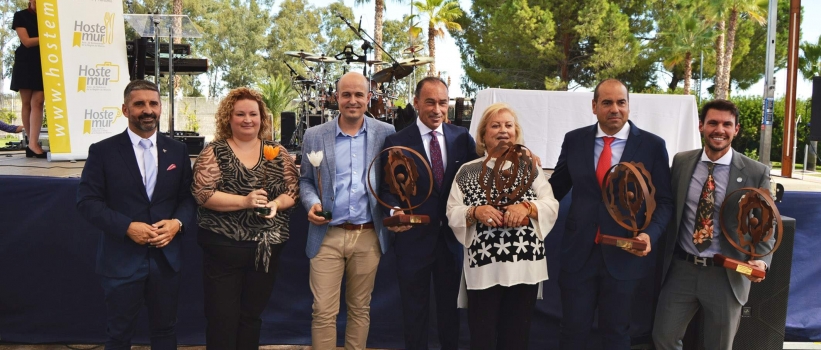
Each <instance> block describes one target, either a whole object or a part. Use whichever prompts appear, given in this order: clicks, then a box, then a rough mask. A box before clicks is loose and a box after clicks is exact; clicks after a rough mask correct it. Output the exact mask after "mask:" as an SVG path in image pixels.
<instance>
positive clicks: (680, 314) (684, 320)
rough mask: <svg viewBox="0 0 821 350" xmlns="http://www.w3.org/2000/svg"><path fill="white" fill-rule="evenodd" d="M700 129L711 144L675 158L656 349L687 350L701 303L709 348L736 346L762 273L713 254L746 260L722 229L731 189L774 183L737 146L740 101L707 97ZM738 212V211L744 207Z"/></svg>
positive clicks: (762, 262) (762, 264)
mask: <svg viewBox="0 0 821 350" xmlns="http://www.w3.org/2000/svg"><path fill="white" fill-rule="evenodd" d="M698 129H699V131H700V132H701V134H702V135H703V137H704V149H696V150H692V151H686V152H681V153H678V154H676V156H675V157H674V158H673V170H672V174H673V179H672V184H673V196H674V198H675V204H676V206H675V217H673V219H672V220H671V222H670V225H669V226H668V230H667V235H666V244H665V246H664V265H663V266H662V269H663V270H662V289H661V295H660V296H659V302H658V307H657V308H656V320H655V324H654V325H653V342H654V343H655V344H656V348H657V349H681V348H682V341H681V338H682V337H683V336H684V332H685V330H686V329H687V325H688V324H689V323H690V319H692V318H693V315H695V313H696V311H698V309H699V308H702V309H703V310H704V322H705V323H704V345H705V346H706V348H708V349H732V348H733V338H734V337H735V333H736V331H737V330H738V323H739V319H740V317H741V306H742V305H744V303H746V302H747V297H748V295H749V293H750V282H760V281H761V280H763V278H755V277H752V276H743V275H741V274H740V273H737V272H735V271H731V270H729V269H725V268H722V267H721V266H720V265H716V264H714V262H713V255H715V254H717V253H720V254H723V255H725V256H727V257H729V258H733V259H737V260H742V261H743V260H746V258H745V256H744V255H743V254H742V253H740V252H738V251H737V250H735V249H734V248H733V247H732V245H731V244H730V243H729V242H727V241H726V239H725V238H724V236H723V235H722V234H721V230H720V227H721V226H720V223H719V210H720V208H721V205H722V203H723V202H724V198H725V196H726V195H728V194H730V193H732V192H733V191H735V190H737V189H739V188H742V187H758V188H766V189H769V188H770V176H769V169H767V167H766V166H764V165H763V164H761V163H758V162H756V161H754V160H752V159H750V158H747V157H745V156H744V155H743V154H741V153H738V152H735V151H734V150H733V149H732V148H731V147H730V144H731V143H732V142H733V137H735V135H737V134H738V130H739V125H738V108H736V106H735V105H734V104H733V103H732V102H730V101H727V100H713V101H710V102H708V103H707V104H705V105H704V107H702V109H701V113H700V114H699V121H698ZM702 197H703V199H702ZM710 197H712V198H710ZM710 199H712V208H710V207H709V203H708V202H710ZM711 209H712V210H711ZM730 209H733V206H731V207H730ZM734 211H735V213H737V212H738V206H735V209H734ZM728 214H732V212H730V211H728ZM731 216H735V215H731ZM737 225H738V224H737V223H736V224H735V225H731V226H729V227H728V229H729V230H730V232H735V229H736V227H737ZM772 244H773V242H772V241H768V242H762V245H763V247H762V249H763V251H765V252H766V251H769V250H770V249H772ZM757 248H758V247H757ZM771 259H772V255H769V256H767V257H764V258H763V260H750V261H748V263H750V264H751V265H755V266H756V267H758V268H761V269H765V268H766V266H767V265H766V264H769V262H770V260H771ZM765 262H766V264H765Z"/></svg>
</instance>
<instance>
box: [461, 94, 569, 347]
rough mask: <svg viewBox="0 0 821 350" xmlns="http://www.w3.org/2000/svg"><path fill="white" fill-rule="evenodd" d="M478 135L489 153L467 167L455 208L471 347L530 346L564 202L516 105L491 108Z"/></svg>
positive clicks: (481, 149)
mask: <svg viewBox="0 0 821 350" xmlns="http://www.w3.org/2000/svg"><path fill="white" fill-rule="evenodd" d="M478 133H479V137H478V142H477V143H476V153H477V154H480V155H482V154H483V155H484V156H483V157H481V158H479V159H477V160H474V161H472V162H469V163H466V164H464V165H463V166H462V167H461V168H460V169H459V172H458V173H457V174H456V178H455V182H454V186H453V187H452V189H451V192H450V197H449V198H448V205H447V215H448V220H449V223H450V226H451V228H452V229H453V232H454V234H455V235H456V238H457V239H458V240H459V242H461V243H462V245H464V251H465V259H464V263H463V264H464V269H463V271H464V272H463V276H464V282H465V284H466V286H467V293H466V294H467V304H468V305H469V307H468V324H469V327H470V343H471V349H526V348H527V346H528V338H529V331H530V320H531V317H532V315H533V309H534V307H535V304H536V298H537V294H538V291H539V283H540V282H542V281H544V280H547V278H548V277H547V263H546V261H545V255H544V254H545V248H544V238H545V236H546V235H547V234H548V232H550V230H551V229H552V228H553V225H554V224H555V222H556V217H557V216H558V210H559V202H558V201H556V199H555V198H554V197H553V191H552V189H551V187H550V184H549V183H548V182H547V178H546V177H545V175H544V173H543V172H542V170H541V169H539V168H538V167H537V166H536V165H535V164H534V162H533V161H532V159H531V158H530V152H529V151H527V149H526V148H524V147H522V146H521V144H522V143H523V142H524V138H523V136H522V129H521V127H520V126H519V122H518V118H517V117H516V113H515V112H514V111H513V109H512V108H511V107H510V106H508V105H507V104H504V103H496V104H493V105H491V106H489V107H488V108H487V109H486V110H485V112H484V113H483V115H482V119H481V120H480V121H479V127H478ZM464 302H465V298H464V295H462V294H461V293H460V295H459V303H460V306H462V305H464V304H465V303H464Z"/></svg>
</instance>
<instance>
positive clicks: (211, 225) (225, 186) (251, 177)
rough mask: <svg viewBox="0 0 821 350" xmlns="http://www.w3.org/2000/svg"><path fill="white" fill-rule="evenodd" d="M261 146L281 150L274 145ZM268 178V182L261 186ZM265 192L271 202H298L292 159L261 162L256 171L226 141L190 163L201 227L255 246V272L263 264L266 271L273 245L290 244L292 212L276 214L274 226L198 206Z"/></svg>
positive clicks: (247, 214)
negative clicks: (218, 195) (221, 196)
mask: <svg viewBox="0 0 821 350" xmlns="http://www.w3.org/2000/svg"><path fill="white" fill-rule="evenodd" d="M263 144H264V145H271V146H274V147H279V144H278V143H276V142H273V141H267V140H266V141H263V143H261V144H260V148H262V146H263ZM263 178H267V181H263ZM263 185H264V186H265V190H266V191H267V192H268V198H269V199H270V200H273V199H274V198H276V197H278V196H279V195H280V194H283V193H284V194H286V195H288V196H289V197H291V198H293V199H294V201H295V202H297V200H298V197H299V173H298V172H297V170H296V166H295V165H294V161H293V159H291V156H290V155H289V154H288V152H287V151H285V149H283V148H281V149H280V153H279V155H278V156H277V157H276V158H274V160H272V161H266V160H265V159H264V158H263V157H262V150H261V149H260V158H259V161H258V162H257V164H256V165H254V167H252V168H247V167H246V166H245V165H244V164H242V162H241V161H240V160H239V158H237V156H236V155H235V154H234V151H233V150H232V149H231V147H230V146H229V145H228V142H227V140H219V141H214V142H211V143H209V144H208V146H206V147H205V149H203V150H202V152H201V153H200V155H199V158H197V161H196V162H195V163H194V182H193V184H192V185H191V191H192V192H193V194H194V198H195V199H196V200H197V204H199V205H200V207H199V211H198V219H199V226H200V227H202V228H204V229H206V230H210V231H212V232H214V233H217V234H219V235H223V236H225V237H227V238H229V239H232V240H234V241H255V242H258V244H257V251H256V261H257V266H259V264H260V263H261V264H262V265H263V266H265V270H266V271H267V270H268V263H269V260H270V257H271V245H273V244H280V243H284V242H285V241H287V240H288V221H289V218H290V216H291V209H292V208H289V209H286V210H281V211H278V212H277V214H276V215H275V216H274V218H273V219H272V220H269V219H265V218H262V217H259V216H257V215H256V214H255V213H254V211H253V210H252V209H242V210H236V211H228V212H224V211H215V210H211V209H208V208H205V207H204V206H202V204H203V203H205V202H206V201H208V199H209V198H211V196H212V195H214V193H215V192H216V191H220V192H224V193H228V194H236V195H240V196H245V195H247V194H248V193H250V192H251V191H253V190H254V189H258V188H261V187H263Z"/></svg>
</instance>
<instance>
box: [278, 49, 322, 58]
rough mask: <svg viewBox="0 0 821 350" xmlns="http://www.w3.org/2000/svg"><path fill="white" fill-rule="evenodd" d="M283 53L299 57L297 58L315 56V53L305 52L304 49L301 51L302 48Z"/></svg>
mask: <svg viewBox="0 0 821 350" xmlns="http://www.w3.org/2000/svg"><path fill="white" fill-rule="evenodd" d="M285 54H286V55H288V56H291V57H299V58H305V57H310V56H316V55H315V54H312V53H310V52H305V51H302V50H299V51H285Z"/></svg>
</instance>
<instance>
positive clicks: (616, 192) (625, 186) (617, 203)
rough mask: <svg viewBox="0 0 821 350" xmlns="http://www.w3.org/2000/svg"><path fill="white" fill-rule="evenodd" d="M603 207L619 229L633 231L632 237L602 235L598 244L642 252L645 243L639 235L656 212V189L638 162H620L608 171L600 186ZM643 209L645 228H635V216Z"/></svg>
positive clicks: (643, 226) (636, 225) (642, 165)
mask: <svg viewBox="0 0 821 350" xmlns="http://www.w3.org/2000/svg"><path fill="white" fill-rule="evenodd" d="M601 188H602V191H601V195H602V200H603V201H604V206H605V207H606V208H607V212H608V213H610V217H612V218H613V220H615V221H616V222H617V223H618V224H619V226H621V227H623V228H625V229H626V230H629V231H632V232H633V237H618V236H610V235H604V234H603V235H601V236H600V237H599V238H600V243H601V244H607V245H614V246H616V247H619V248H626V249H635V250H644V249H646V248H647V242H644V241H642V240H640V239H637V238H636V236H638V234H639V232H641V231H644V229H646V228H647V226H648V225H650V221H651V218H652V217H653V212H655V211H656V197H655V194H656V187H655V186H653V177H652V176H651V175H650V172H649V171H647V169H646V168H645V167H644V164H642V163H637V162H621V163H619V164H616V165H614V166H612V167H610V169H609V170H608V171H607V175H606V176H605V177H604V180H603V181H602V184H601ZM642 206H644V207H645V219H644V225H642V226H641V227H639V226H638V218H637V216H638V213H639V211H640V210H641V207H642Z"/></svg>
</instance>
